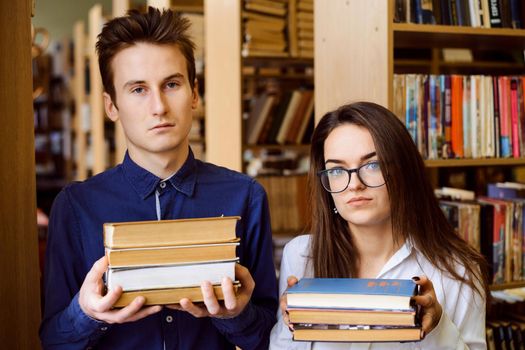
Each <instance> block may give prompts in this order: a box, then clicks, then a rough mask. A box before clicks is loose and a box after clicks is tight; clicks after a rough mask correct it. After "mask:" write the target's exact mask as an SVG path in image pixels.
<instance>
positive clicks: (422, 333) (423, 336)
mask: <svg viewBox="0 0 525 350" xmlns="http://www.w3.org/2000/svg"><path fill="white" fill-rule="evenodd" d="M424 338H425V331H424V330H421V339H424Z"/></svg>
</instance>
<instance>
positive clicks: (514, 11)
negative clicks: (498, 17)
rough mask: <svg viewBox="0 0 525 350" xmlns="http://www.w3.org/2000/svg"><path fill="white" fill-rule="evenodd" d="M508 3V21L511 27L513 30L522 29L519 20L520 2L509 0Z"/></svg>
mask: <svg viewBox="0 0 525 350" xmlns="http://www.w3.org/2000/svg"><path fill="white" fill-rule="evenodd" d="M509 1H510V19H511V26H512V28H514V29H521V28H523V23H522V18H521V7H522V6H523V4H522V0H509Z"/></svg>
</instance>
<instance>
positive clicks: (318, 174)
mask: <svg viewBox="0 0 525 350" xmlns="http://www.w3.org/2000/svg"><path fill="white" fill-rule="evenodd" d="M370 164H378V165H379V167H380V168H381V163H380V162H379V161H378V160H373V161H370V162H368V163H365V164H362V165H360V166H358V167H357V168H353V169H345V168H343V167H337V168H330V169H324V170H320V171H318V172H317V176H319V181H321V186H323V188H324V190H325V191H326V192H329V193H341V192H344V191H346V189H347V188H348V186H350V181H352V174H353V173H355V174H356V175H357V178H358V179H359V181H361V183H362V184H363V185H365V186H366V187H370V188H377V187H381V186H383V185H385V184H386V180H385V179H384V177H383V181H385V182H383V183H382V184H381V185H378V186H370V185H367V184H366V183H365V182H364V181H363V179H361V176H359V170H361V168H363V167H365V166H367V165H370ZM334 169H337V170H344V171H346V172H347V173H348V183H347V184H346V186H345V188H343V189H342V190H341V191H330V190H328V189H327V188H326V187H325V185H324V184H323V180H321V176H323V174H326V173H328V172H329V171H330V170H334Z"/></svg>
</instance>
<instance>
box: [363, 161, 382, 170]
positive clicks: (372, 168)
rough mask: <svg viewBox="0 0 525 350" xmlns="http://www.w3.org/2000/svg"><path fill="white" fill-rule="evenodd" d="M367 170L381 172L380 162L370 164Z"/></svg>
mask: <svg viewBox="0 0 525 350" xmlns="http://www.w3.org/2000/svg"><path fill="white" fill-rule="evenodd" d="M366 168H367V169H368V170H379V168H380V166H379V162H370V163H368V164H367V165H366Z"/></svg>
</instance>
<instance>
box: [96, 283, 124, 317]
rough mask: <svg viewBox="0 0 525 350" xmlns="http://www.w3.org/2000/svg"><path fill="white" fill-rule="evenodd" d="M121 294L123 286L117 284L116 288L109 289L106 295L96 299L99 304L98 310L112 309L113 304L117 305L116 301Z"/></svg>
mask: <svg viewBox="0 0 525 350" xmlns="http://www.w3.org/2000/svg"><path fill="white" fill-rule="evenodd" d="M121 295H122V287H120V286H116V287H115V288H114V289H111V290H109V291H108V292H107V294H106V295H104V296H103V297H102V298H99V299H98V300H97V301H96V304H97V307H96V309H97V310H96V311H97V312H103V311H106V310H109V309H111V308H112V307H113V305H115V303H116V302H117V300H118V298H120V296H121Z"/></svg>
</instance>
